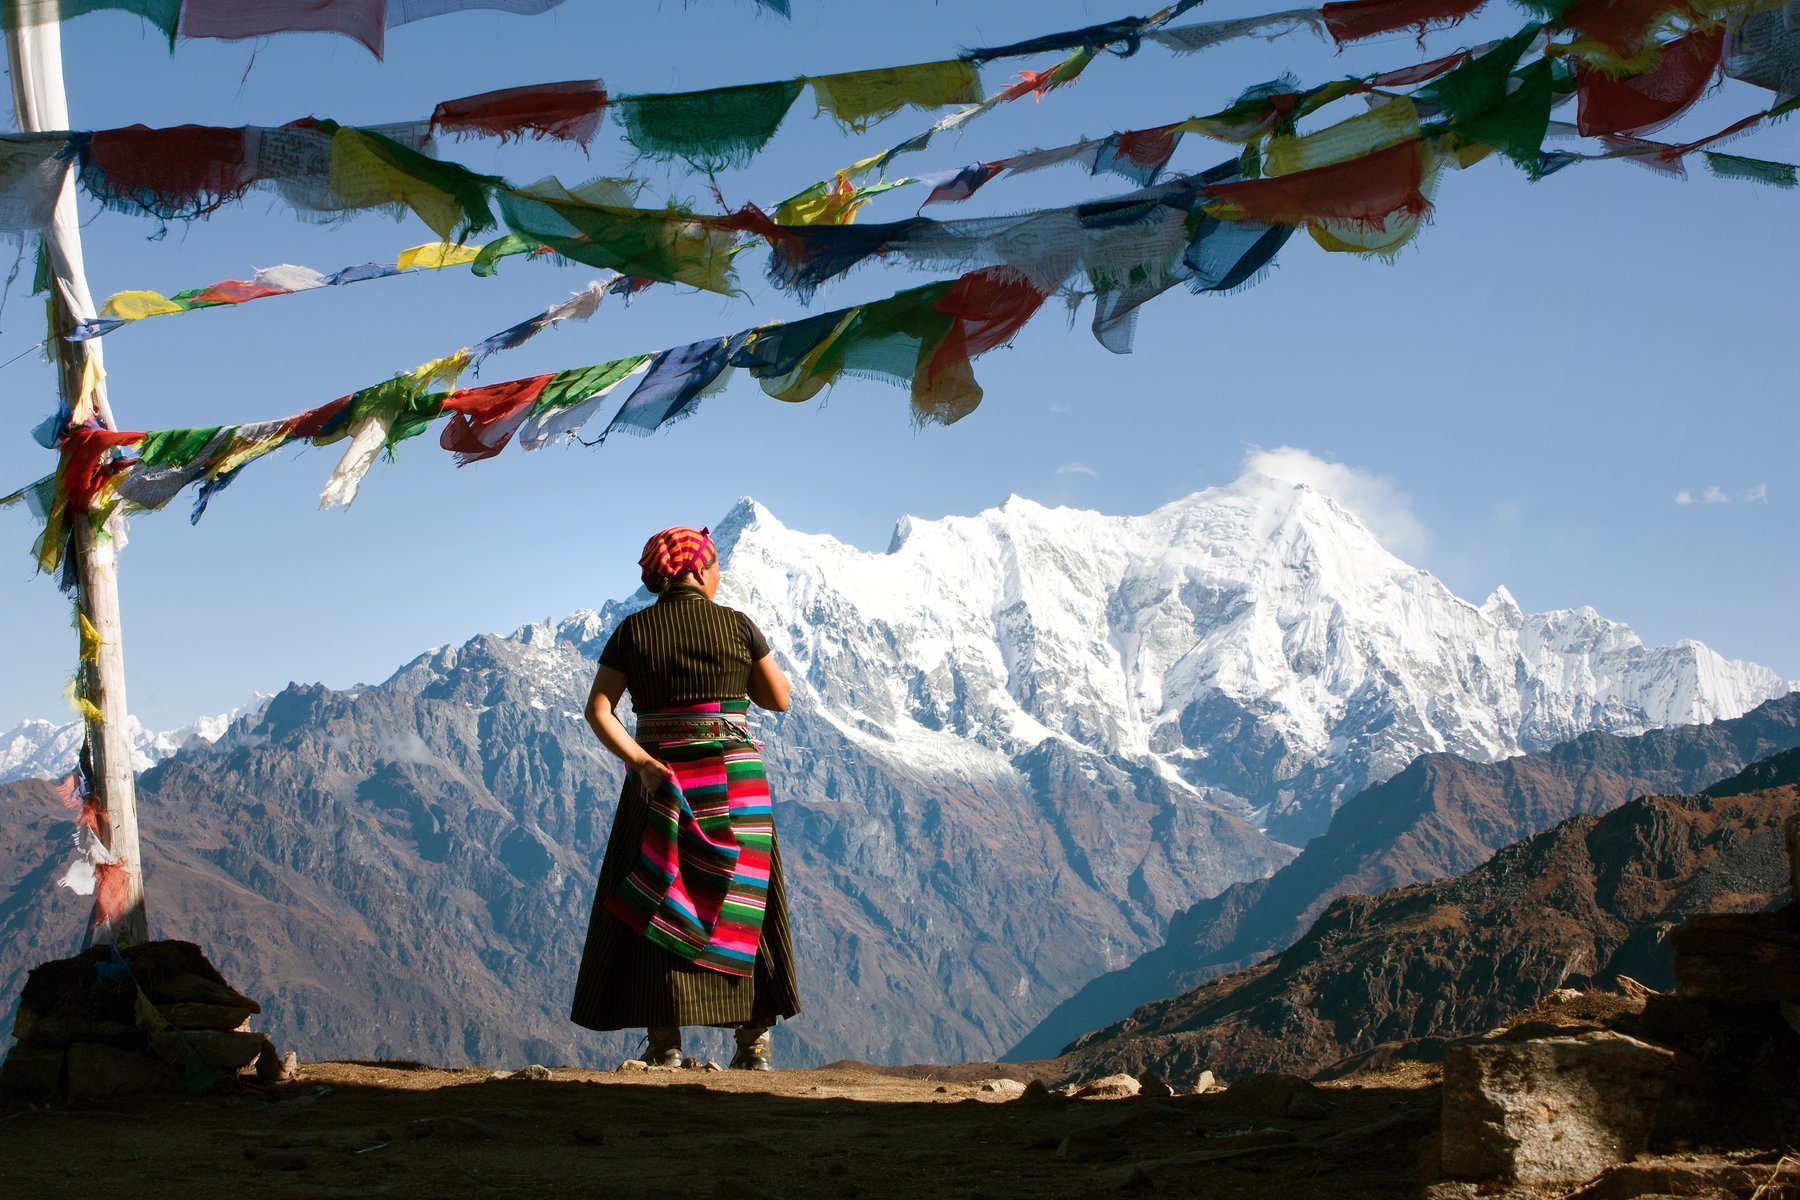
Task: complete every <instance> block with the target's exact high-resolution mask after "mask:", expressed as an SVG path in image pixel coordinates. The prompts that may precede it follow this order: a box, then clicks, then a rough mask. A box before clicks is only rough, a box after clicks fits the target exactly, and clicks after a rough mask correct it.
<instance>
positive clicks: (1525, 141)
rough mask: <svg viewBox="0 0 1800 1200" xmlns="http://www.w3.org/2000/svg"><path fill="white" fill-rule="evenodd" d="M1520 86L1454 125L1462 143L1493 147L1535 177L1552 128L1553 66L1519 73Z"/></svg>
mask: <svg viewBox="0 0 1800 1200" xmlns="http://www.w3.org/2000/svg"><path fill="white" fill-rule="evenodd" d="M1518 79H1519V86H1518V87H1517V88H1515V89H1513V91H1512V93H1511V94H1510V95H1508V96H1506V97H1505V98H1504V99H1502V100H1501V101H1500V102H1499V103H1498V104H1495V105H1494V106H1493V107H1492V108H1489V109H1488V110H1487V111H1485V112H1482V113H1479V114H1477V115H1474V116H1470V117H1464V118H1461V119H1459V120H1457V121H1456V122H1455V123H1453V124H1452V125H1451V126H1450V132H1451V133H1452V134H1453V135H1455V137H1456V138H1457V139H1458V140H1459V141H1462V142H1478V143H1480V144H1482V145H1486V146H1492V147H1493V148H1494V149H1496V150H1498V151H1499V152H1500V153H1502V154H1504V155H1506V157H1508V158H1510V159H1512V160H1513V161H1514V162H1515V163H1518V164H1519V166H1520V167H1522V168H1523V169H1524V170H1525V171H1526V172H1527V173H1528V174H1531V175H1533V176H1535V175H1536V174H1537V171H1538V164H1539V162H1540V155H1541V153H1542V151H1543V147H1544V134H1545V132H1546V131H1547V130H1548V129H1549V127H1550V63H1549V61H1548V60H1546V59H1541V58H1540V59H1539V60H1538V61H1536V62H1534V63H1532V64H1531V65H1530V66H1528V67H1526V68H1525V69H1524V70H1523V71H1520V72H1519V74H1518Z"/></svg>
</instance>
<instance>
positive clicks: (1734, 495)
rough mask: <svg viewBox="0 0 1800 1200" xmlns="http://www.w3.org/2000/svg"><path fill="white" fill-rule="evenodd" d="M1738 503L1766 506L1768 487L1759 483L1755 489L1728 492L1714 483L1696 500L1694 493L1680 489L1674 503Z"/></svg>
mask: <svg viewBox="0 0 1800 1200" xmlns="http://www.w3.org/2000/svg"><path fill="white" fill-rule="evenodd" d="M1739 501H1742V502H1743V503H1745V504H1767V503H1768V502H1769V485H1768V484H1766V483H1759V484H1757V485H1756V486H1755V487H1747V488H1745V489H1744V490H1743V491H1741V492H1728V491H1726V490H1725V489H1724V488H1722V487H1720V486H1719V485H1718V484H1716V483H1715V484H1712V485H1711V486H1709V487H1707V488H1706V489H1705V490H1704V491H1702V492H1701V493H1700V497H1699V499H1698V500H1696V499H1695V498H1694V493H1693V492H1691V491H1689V490H1688V489H1687V488H1682V489H1681V490H1680V491H1679V492H1676V493H1675V503H1677V504H1695V503H1699V504H1735V503H1738V502H1739Z"/></svg>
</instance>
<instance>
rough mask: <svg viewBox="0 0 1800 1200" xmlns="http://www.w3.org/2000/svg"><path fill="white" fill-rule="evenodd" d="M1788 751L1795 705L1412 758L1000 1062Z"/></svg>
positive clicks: (1797, 712) (1175, 925) (1047, 1050)
mask: <svg viewBox="0 0 1800 1200" xmlns="http://www.w3.org/2000/svg"><path fill="white" fill-rule="evenodd" d="M1795 745H1800V692H1794V693H1789V694H1788V695H1787V696H1784V697H1780V698H1777V699H1774V700H1770V701H1768V702H1766V703H1764V704H1762V705H1760V706H1758V707H1757V708H1756V709H1754V710H1752V711H1751V712H1750V713H1747V714H1745V715H1744V716H1743V717H1739V718H1735V719H1732V720H1725V721H1718V722H1714V723H1712V724H1710V725H1702V726H1685V727H1677V728H1673V729H1661V730H1650V731H1647V732H1645V733H1643V734H1639V735H1635V736H1634V737H1629V738H1624V737H1619V736H1617V735H1613V734H1604V733H1588V734H1583V735H1582V736H1581V737H1579V738H1576V739H1574V740H1573V741H1570V742H1567V743H1564V744H1563V745H1561V746H1557V747H1554V748H1552V749H1551V750H1549V751H1546V752H1544V753H1543V754H1539V755H1526V756H1520V757H1518V758H1512V759H1506V760H1502V761H1501V762H1498V763H1471V762H1467V761H1465V760H1461V759H1457V758H1455V757H1454V756H1450V755H1424V756H1421V757H1420V758H1418V759H1416V760H1415V761H1414V762H1413V763H1412V764H1410V765H1409V766H1408V767H1407V769H1406V770H1405V771H1403V772H1401V773H1400V774H1399V775H1397V776H1395V777H1394V778H1392V779H1390V780H1386V781H1384V782H1383V783H1380V784H1377V785H1376V786H1374V787H1371V788H1369V789H1367V790H1366V791H1364V792H1362V793H1361V794H1359V795H1358V796H1356V797H1355V798H1353V799H1352V800H1351V801H1350V802H1349V803H1347V804H1345V805H1344V806H1343V807H1342V808H1340V809H1339V810H1338V812H1337V814H1336V815H1335V816H1334V817H1333V819H1332V824H1331V827H1330V828H1329V829H1328V830H1327V831H1326V832H1325V833H1324V834H1322V835H1321V836H1320V837H1318V838H1315V839H1314V840H1313V841H1312V842H1310V843H1309V844H1308V845H1307V846H1306V848H1305V849H1304V850H1302V851H1301V852H1300V854H1299V855H1298V856H1296V857H1295V858H1294V859H1293V860H1292V861H1290V862H1289V863H1287V864H1286V865H1285V866H1283V867H1282V868H1281V869H1280V870H1279V871H1277V872H1276V873H1275V874H1274V875H1272V876H1270V877H1269V878H1266V879H1260V880H1253V881H1248V882H1244V883H1238V884H1233V885H1232V886H1231V887H1230V888H1227V889H1226V890H1225V891H1223V892H1221V893H1219V894H1218V895H1216V896H1213V897H1210V898H1208V899H1205V900H1202V901H1201V902H1200V903H1198V904H1196V905H1195V906H1194V907H1192V908H1190V909H1187V910H1185V911H1183V912H1181V913H1178V914H1176V916H1175V917H1174V918H1173V919H1172V920H1171V921H1170V925H1169V933H1168V936H1167V938H1166V939H1165V941H1164V942H1163V944H1162V945H1161V946H1159V947H1157V948H1156V949H1155V950H1152V951H1151V952H1150V953H1148V954H1146V955H1144V956H1143V958H1141V959H1139V960H1137V961H1136V962H1134V963H1132V964H1131V965H1130V966H1128V967H1126V968H1124V969H1122V970H1120V971H1116V972H1111V973H1109V974H1107V975H1103V976H1100V977H1098V978H1096V979H1093V980H1090V981H1089V982H1088V983H1087V984H1086V985H1084V986H1083V987H1082V988H1081V989H1080V990H1079V991H1078V992H1077V993H1076V994H1075V995H1074V996H1071V997H1070V998H1069V999H1068V1000H1066V1001H1064V1002H1063V1003H1062V1004H1061V1005H1059V1006H1058V1008H1057V1009H1056V1010H1054V1011H1053V1012H1052V1013H1051V1014H1050V1015H1049V1016H1047V1017H1046V1018H1045V1020H1044V1021H1043V1022H1042V1023H1041V1024H1040V1025H1039V1026H1038V1027H1037V1028H1036V1029H1034V1030H1032V1032H1031V1033H1030V1034H1029V1035H1027V1036H1026V1037H1025V1038H1024V1039H1021V1041H1020V1042H1019V1043H1018V1044H1017V1045H1015V1046H1014V1047H1012V1048H1011V1049H1010V1050H1008V1051H1007V1053H1006V1055H1005V1058H1006V1059H1008V1060H1011V1061H1028V1060H1032V1059H1042V1058H1050V1057H1054V1056H1055V1055H1057V1054H1059V1053H1061V1052H1062V1051H1063V1049H1064V1048H1065V1047H1066V1046H1067V1045H1068V1044H1069V1043H1070V1042H1072V1041H1074V1040H1075V1039H1076V1038H1077V1037H1079V1036H1081V1035H1083V1034H1085V1033H1088V1032H1089V1031H1091V1030H1094V1029H1097V1028H1100V1027H1101V1026H1103V1025H1108V1024H1111V1023H1112V1022H1114V1021H1117V1020H1119V1019H1120V1018H1122V1017H1124V1016H1126V1015H1127V1014H1128V1013H1129V1012H1130V1011H1131V1010H1133V1009H1135V1008H1137V1007H1138V1006H1139V1005H1142V1004H1146V1003H1150V1002H1152V1001H1154V1000H1157V999H1160V998H1163V997H1167V996H1172V995H1175V994H1178V993H1180V992H1184V991H1187V990H1188V989H1191V988H1193V987H1195V986H1197V985H1199V984H1201V983H1204V982H1205V981H1206V980H1208V979H1212V978H1216V977H1217V976H1219V975H1223V974H1226V973H1228V972H1231V971H1235V970H1239V969H1241V968H1244V967H1248V966H1250V965H1251V964H1252V963H1254V962H1256V961H1258V960H1260V959H1261V958H1263V957H1265V956H1267V955H1270V954H1276V953H1279V952H1281V951H1282V950H1285V949H1287V947H1288V946H1289V945H1291V944H1292V943H1293V942H1294V941H1295V940H1296V939H1298V938H1299V937H1301V936H1302V935H1304V934H1305V932H1306V929H1307V926H1308V925H1309V924H1310V923H1311V922H1312V921H1313V920H1314V919H1315V918H1317V917H1318V916H1319V914H1320V913H1321V912H1323V911H1324V910H1325V908H1326V907H1327V906H1328V905H1329V904H1330V903H1331V902H1332V901H1333V900H1335V899H1336V898H1337V897H1339V896H1342V895H1348V894H1362V895H1378V894H1380V893H1382V892H1385V891H1387V890H1388V889H1390V888H1394V887H1400V886H1404V885H1407V884H1413V883H1427V882H1431V881H1433V880H1436V879H1441V878H1445V877H1449V876H1454V875H1459V874H1462V873H1463V872H1465V871H1468V870H1471V869H1473V868H1474V867H1476V866H1479V865H1480V864H1481V863H1482V862H1485V861H1486V860H1487V858H1488V857H1489V856H1490V855H1491V854H1492V853H1493V852H1494V851H1496V850H1498V849H1500V847H1502V846H1504V845H1506V844H1508V843H1510V842H1513V841H1516V840H1518V839H1520V838H1522V837H1527V836H1530V835H1532V834H1535V833H1538V832H1540V831H1541V830H1543V829H1546V828H1548V827H1550V826H1551V825H1553V824H1556V823H1557V822H1559V821H1561V820H1564V819H1566V818H1567V817H1570V816H1573V815H1576V814H1578V813H1582V812H1598V811H1606V810H1609V809H1612V808H1616V807H1617V806H1619V805H1621V804H1624V803H1626V802H1628V801H1630V800H1632V799H1635V798H1636V797H1637V796H1639V795H1643V794H1649V793H1662V794H1687V793H1692V792H1694V791H1697V790H1699V789H1700V788H1701V787H1702V786H1704V785H1705V784H1706V783H1707V782H1708V781H1709V780H1712V779H1716V778H1718V776H1719V775H1720V774H1721V773H1725V772H1735V771H1739V770H1743V769H1745V768H1746V767H1748V766H1749V765H1750V764H1751V763H1753V762H1755V761H1757V760H1759V759H1762V758H1765V757H1767V756H1768V755H1771V754H1775V753H1778V752H1780V751H1783V750H1786V749H1789V748H1791V747H1793V746H1795Z"/></svg>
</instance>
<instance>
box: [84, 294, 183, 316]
mask: <svg viewBox="0 0 1800 1200" xmlns="http://www.w3.org/2000/svg"><path fill="white" fill-rule="evenodd" d="M185 311H186V310H185V309H183V308H182V307H181V305H179V304H177V303H175V302H174V301H173V300H171V299H169V298H168V297H167V296H165V295H163V294H162V293H161V292H118V293H115V294H114V295H111V296H108V297H107V298H106V305H105V307H103V308H102V309H101V310H100V315H101V316H103V317H116V318H118V319H119V320H121V321H141V320H143V319H144V318H145V317H160V316H162V315H163V314H164V313H178V312H185Z"/></svg>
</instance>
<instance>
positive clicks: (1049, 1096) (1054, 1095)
mask: <svg viewBox="0 0 1800 1200" xmlns="http://www.w3.org/2000/svg"><path fill="white" fill-rule="evenodd" d="M1064 1099H1065V1097H1064V1096H1063V1095H1062V1094H1061V1093H1060V1092H1053V1091H1051V1090H1050V1088H1049V1087H1048V1086H1047V1085H1045V1083H1044V1081H1043V1080H1041V1079H1034V1080H1032V1081H1031V1082H1030V1083H1028V1084H1026V1085H1025V1090H1024V1091H1022V1092H1020V1093H1019V1094H1018V1096H1017V1097H1015V1098H1014V1101H1013V1103H1015V1104H1060V1103H1061V1102H1062V1101H1063V1100H1064Z"/></svg>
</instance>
